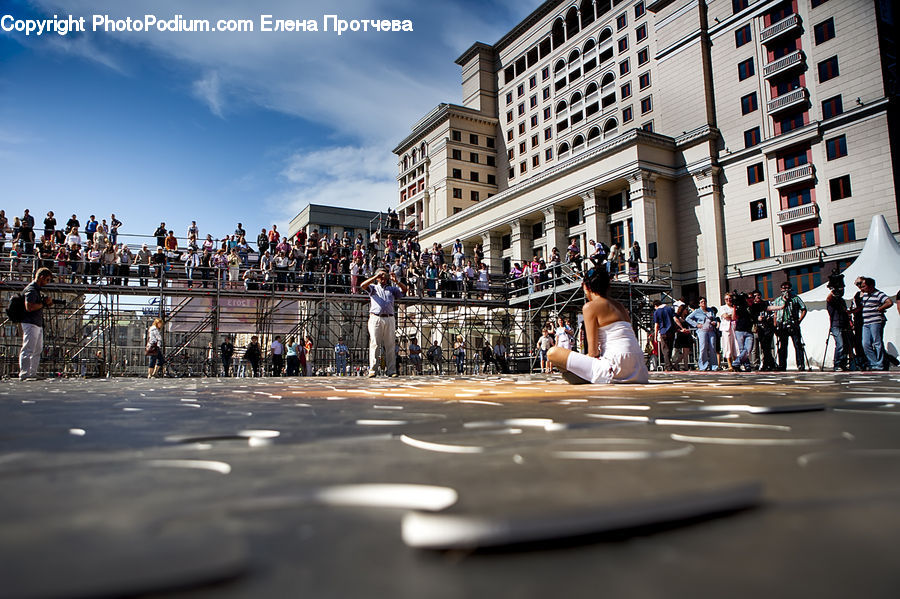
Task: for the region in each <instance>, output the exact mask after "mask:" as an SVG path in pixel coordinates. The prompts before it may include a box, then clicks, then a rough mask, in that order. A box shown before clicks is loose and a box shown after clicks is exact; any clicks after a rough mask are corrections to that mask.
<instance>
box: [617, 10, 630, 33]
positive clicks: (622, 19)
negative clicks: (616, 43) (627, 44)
mask: <svg viewBox="0 0 900 599" xmlns="http://www.w3.org/2000/svg"><path fill="white" fill-rule="evenodd" d="M627 26H628V15H626V14H625V13H622V14H620V15H619V16H618V17H616V31H622V30H623V29H625V28H626V27H627Z"/></svg>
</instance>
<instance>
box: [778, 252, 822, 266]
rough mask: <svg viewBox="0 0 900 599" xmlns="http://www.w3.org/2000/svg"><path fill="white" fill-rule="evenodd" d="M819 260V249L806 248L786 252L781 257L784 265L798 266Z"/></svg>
mask: <svg viewBox="0 0 900 599" xmlns="http://www.w3.org/2000/svg"><path fill="white" fill-rule="evenodd" d="M818 259H819V248H804V249H802V250H794V251H793V252H785V253H784V254H782V255H781V263H782V264H796V263H797V262H812V261H815V260H818Z"/></svg>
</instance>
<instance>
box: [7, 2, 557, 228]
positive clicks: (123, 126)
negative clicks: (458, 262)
mask: <svg viewBox="0 0 900 599" xmlns="http://www.w3.org/2000/svg"><path fill="white" fill-rule="evenodd" d="M538 5H540V0H482V1H479V0H420V1H418V2H416V1H412V0H328V1H323V0H259V1H254V2H251V1H243V2H242V1H238V0H128V1H127V2H122V1H118V0H106V1H102V0H0V17H2V16H3V15H7V14H9V15H12V17H14V18H15V19H43V18H48V17H52V16H53V15H54V14H56V15H58V16H59V17H61V18H63V17H65V16H67V15H70V14H71V15H73V16H74V17H76V18H77V17H80V16H84V17H85V19H86V21H87V25H88V30H87V32H85V33H70V34H68V35H66V36H60V35H57V34H56V33H44V34H43V35H41V36H39V37H38V36H36V35H33V34H32V35H30V36H25V35H24V33H22V32H16V31H12V32H4V31H0V208H2V209H4V210H6V214H7V217H8V218H9V219H10V221H12V217H13V216H21V215H22V213H23V210H24V209H25V208H29V209H30V211H31V213H32V214H33V215H35V218H36V220H37V222H38V226H41V225H40V223H41V222H42V221H43V217H44V216H45V215H46V213H47V211H48V210H53V211H54V212H55V214H56V217H57V220H59V221H61V223H64V222H65V221H66V220H67V219H68V217H69V216H70V215H71V214H73V213H75V214H77V215H78V217H79V219H80V220H81V222H82V223H84V222H85V221H86V220H87V217H88V216H89V215H90V214H95V215H96V216H97V218H98V220H99V219H100V218H107V219H108V218H109V215H110V214H111V213H115V214H116V216H117V217H118V218H119V219H120V220H121V221H123V223H124V225H123V227H122V229H121V232H122V233H124V234H134V235H140V234H144V235H148V234H150V233H151V232H152V231H153V229H154V228H155V227H156V226H157V225H158V224H159V222H160V221H165V222H166V223H167V225H168V226H169V228H171V229H173V230H175V231H176V235H178V236H179V237H180V236H183V235H184V232H185V231H186V229H187V227H188V225H189V224H190V221H191V220H196V221H197V223H198V226H199V228H200V231H201V234H204V235H205V234H206V233H212V234H213V235H214V236H221V235H223V234H225V233H228V232H231V231H233V230H234V227H235V224H236V223H237V222H241V223H243V224H244V228H245V229H247V230H248V231H250V232H253V231H254V230H255V231H256V232H258V231H259V230H260V228H261V227H266V228H268V227H269V226H271V224H273V223H274V224H277V225H278V228H279V229H280V230H286V229H287V225H288V223H289V222H290V220H291V218H293V217H294V216H295V215H296V214H297V213H299V212H300V211H301V210H302V209H303V208H304V207H305V206H306V205H307V204H310V203H313V204H325V205H334V206H344V207H350V208H360V209H365V210H376V211H377V210H385V209H386V208H387V207H388V206H396V202H397V200H396V198H397V181H396V176H397V166H396V156H395V155H394V154H392V153H391V150H392V149H393V148H394V147H395V146H396V144H397V143H398V142H400V141H401V140H402V139H403V138H404V137H406V136H407V135H408V134H409V132H410V128H411V126H412V125H413V124H414V123H415V122H416V121H417V120H418V119H419V118H421V117H422V116H424V115H425V114H426V113H427V112H428V111H430V110H431V109H432V108H434V107H435V106H436V105H438V104H439V103H441V102H452V103H460V102H461V97H460V96H461V87H460V81H461V73H460V68H459V66H458V65H456V64H455V63H454V60H455V59H456V58H457V57H458V56H459V55H460V54H461V53H462V52H463V51H465V50H466V49H467V48H468V47H469V46H471V45H472V43H474V42H475V41H481V42H485V43H488V44H493V43H495V42H496V41H497V40H499V39H500V38H501V37H502V36H503V35H504V34H505V33H506V32H507V31H509V30H510V29H511V28H512V27H514V26H515V25H516V24H517V23H518V22H520V21H521V20H522V19H523V18H524V17H526V16H527V15H528V14H529V13H530V12H531V11H533V10H534V9H535V8H536V7H537V6H538ZM145 14H150V15H154V16H156V17H157V18H158V19H160V20H164V19H171V18H173V17H174V15H178V14H180V15H183V17H184V18H185V19H198V18H200V19H209V20H210V21H211V22H213V23H215V21H216V20H218V19H223V18H224V19H251V20H253V21H254V25H255V31H254V32H252V33H249V32H240V33H237V32H235V33H228V32H207V33H189V32H160V31H150V32H110V33H105V32H102V31H96V32H94V31H91V20H92V17H93V15H109V16H110V18H114V19H124V18H125V17H128V16H131V17H133V18H141V19H142V18H143V16H144V15H145ZM264 14H269V15H272V16H273V19H278V18H285V19H298V18H299V19H314V20H316V21H317V23H318V26H319V31H318V32H261V31H259V24H260V15H264ZM326 14H335V15H337V16H338V18H340V19H345V20H347V21H351V20H354V19H400V20H404V19H409V20H411V21H412V24H413V29H414V31H413V32H390V33H383V32H378V31H373V32H362V31H360V32H357V33H353V32H350V31H347V32H345V33H344V34H343V35H341V36H338V35H337V34H336V33H335V32H333V31H328V32H325V31H322V28H323V23H324V19H323V16H324V15H326ZM254 237H255V236H254Z"/></svg>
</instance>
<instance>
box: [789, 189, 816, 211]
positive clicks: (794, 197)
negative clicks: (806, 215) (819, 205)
mask: <svg viewBox="0 0 900 599" xmlns="http://www.w3.org/2000/svg"><path fill="white" fill-rule="evenodd" d="M783 201H784V204H785V205H786V207H787V208H796V207H797V206H805V205H807V204H809V203H810V202H812V192H811V191H810V188H809V187H804V188H803V189H792V190H791V191H788V192H786V193H785V194H784V200H783Z"/></svg>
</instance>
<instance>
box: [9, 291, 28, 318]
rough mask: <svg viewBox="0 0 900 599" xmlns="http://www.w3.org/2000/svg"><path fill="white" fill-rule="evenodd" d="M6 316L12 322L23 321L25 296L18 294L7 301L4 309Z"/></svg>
mask: <svg viewBox="0 0 900 599" xmlns="http://www.w3.org/2000/svg"><path fill="white" fill-rule="evenodd" d="M6 315H7V316H8V317H9V320H10V321H12V322H22V321H23V320H24V319H25V295H24V294H22V293H18V294H16V295H14V296H12V298H10V300H9V305H8V306H7V307H6Z"/></svg>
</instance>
